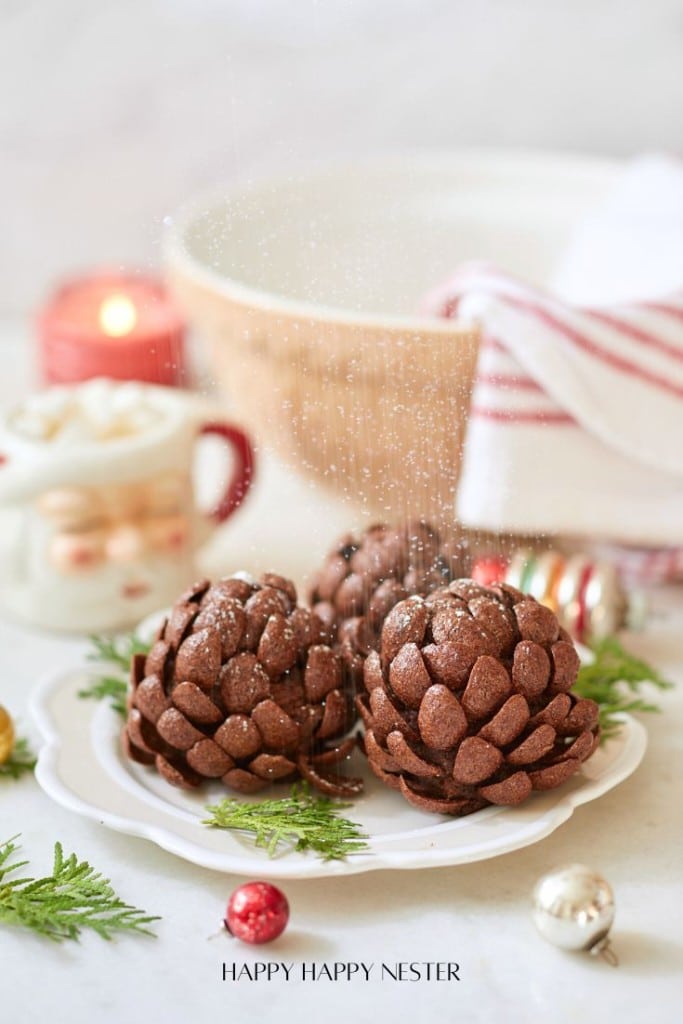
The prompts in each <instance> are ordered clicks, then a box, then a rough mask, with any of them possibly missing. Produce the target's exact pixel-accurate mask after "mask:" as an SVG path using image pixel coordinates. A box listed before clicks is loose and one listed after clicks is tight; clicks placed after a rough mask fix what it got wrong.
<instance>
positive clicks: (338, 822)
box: [202, 783, 368, 860]
mask: <svg viewBox="0 0 683 1024" xmlns="http://www.w3.org/2000/svg"><path fill="white" fill-rule="evenodd" d="M350 806H351V805H350V804H348V803H342V802H340V801H335V800H330V799H328V797H323V796H313V795H312V794H311V792H310V790H309V788H308V786H307V785H306V784H305V783H302V784H300V785H294V786H292V790H291V793H290V795H289V796H288V797H283V798H281V799H275V800H263V801H262V802H260V803H249V802H245V801H242V800H239V799H234V798H229V797H228V798H226V799H224V800H221V802H220V803H218V804H215V805H212V806H208V807H207V808H206V809H207V811H209V812H210V814H211V817H210V818H207V819H206V820H205V821H203V822H202V824H204V825H208V826H209V827H211V828H226V829H236V830H238V831H240V832H248V833H252V834H253V835H254V837H255V840H254V843H255V845H256V846H259V847H262V848H263V849H265V850H267V852H268V856H269V857H273V856H275V854H276V853H278V852H279V848H280V847H282V846H286V847H289V848H290V849H294V850H299V851H306V850H311V851H312V852H313V853H316V854H317V855H318V856H319V857H321V858H322V859H323V860H340V859H343V858H344V857H346V856H347V854H350V853H360V852H361V851H363V850H365V849H367V848H368V844H367V842H366V840H367V838H368V837H367V836H366V835H365V834H364V833H363V832H362V831H361V826H360V825H357V824H356V823H355V822H353V821H349V820H348V818H344V817H342V816H341V815H340V814H339V811H340V810H343V809H344V808H346V807H350Z"/></svg>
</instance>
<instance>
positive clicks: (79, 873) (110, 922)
mask: <svg viewBox="0 0 683 1024" xmlns="http://www.w3.org/2000/svg"><path fill="white" fill-rule="evenodd" d="M17 838H18V836H13V837H12V839H8V840H6V841H5V842H4V843H0V924H8V925H19V926H22V927H24V928H28V929H30V930H31V931H33V932H36V933H37V934H38V935H42V936H44V937H45V938H48V939H51V940H52V941H53V942H63V941H65V940H66V939H78V938H79V937H80V934H81V931H82V930H83V929H84V928H87V929H90V930H91V931H94V932H96V933H97V934H98V935H99V936H100V937H101V938H103V939H107V940H108V939H111V938H113V936H114V935H115V934H116V933H118V932H123V933H134V934H138V935H151V936H154V932H152V931H150V929H149V928H148V927H147V925H149V924H151V923H152V922H153V921H158V920H160V918H158V917H152V916H150V915H148V914H146V913H145V912H144V911H143V910H138V909H136V908H135V907H132V906H129V905H128V904H127V903H124V902H123V900H121V899H119V897H118V896H117V895H116V893H115V892H114V890H113V888H112V886H111V883H110V882H109V880H108V879H107V878H103V877H102V875H101V874H99V873H98V872H96V871H95V869H94V868H92V867H91V866H90V865H89V864H88V863H87V861H79V860H78V858H77V857H76V855H75V854H74V853H72V854H70V855H69V856H68V857H65V856H64V851H63V849H62V845H61V843H55V848H54V863H53V867H52V874H51V875H47V876H46V877H45V878H30V877H18V878H17V877H15V878H9V877H8V876H9V875H12V874H14V872H16V871H18V870H19V869H20V868H23V867H26V865H27V864H28V861H26V860H15V861H12V857H13V855H14V853H15V852H16V851H17V850H18V848H19V847H18V844H17V843H16V842H15V840H16V839H17Z"/></svg>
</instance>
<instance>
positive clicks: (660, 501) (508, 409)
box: [427, 264, 683, 546]
mask: <svg viewBox="0 0 683 1024" xmlns="http://www.w3.org/2000/svg"><path fill="white" fill-rule="evenodd" d="M681 272H682V276H683V267H682V268H681ZM427 306H428V308H429V309H430V311H431V312H433V313H436V314H437V315H442V316H450V317H452V316H456V315H457V316H458V317H459V318H463V319H465V320H472V321H477V322H479V323H480V325H481V326H482V331H483V341H482V345H481V350H480V356H479V363H478V370H477V377H476V381H475V386H474V393H473V396H472V406H471V411H470V422H469V428H468V436H467V444H466V451H465V458H464V464H463V470H462V476H461V482H460V487H459V493H458V515H459V517H460V519H461V520H462V522H463V523H465V524H466V525H469V526H474V527H479V528H485V529H491V530H495V531H512V532H533V533H544V532H551V533H567V534H574V535H576V534H579V535H584V536H590V537H591V538H607V539H612V540H619V541H622V542H626V543H635V544H643V545H648V546H653V545H676V546H678V545H681V544H682V543H683V290H682V291H680V292H679V293H677V294H674V295H670V296H667V297H666V298H665V299H661V300H657V301H652V302H639V303H637V304H631V305H620V306H614V307H609V308H604V307H591V308H586V307H583V308H578V307H572V306H569V305H567V304H566V303H565V302H562V301H560V300H559V299H558V298H557V297H555V296H553V295H552V294H549V293H547V292H545V291H542V290H540V289H538V288H534V287H532V286H530V285H527V284H525V283H524V282H522V281H519V280H516V279H515V278H514V277H512V276H511V275H509V274H506V273H503V272H501V271H499V270H497V269H496V268H494V267H490V266H487V265H484V264H470V265H467V266H465V267H463V268H461V269H460V270H459V271H458V272H457V273H456V274H455V275H454V276H453V277H452V278H451V279H450V281H448V282H447V284H446V285H445V286H444V287H443V288H441V289H439V290H437V291H436V292H434V293H432V295H431V296H429V297H428V300H427Z"/></svg>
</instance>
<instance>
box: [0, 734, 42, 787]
mask: <svg viewBox="0 0 683 1024" xmlns="http://www.w3.org/2000/svg"><path fill="white" fill-rule="evenodd" d="M35 766H36V759H35V755H34V754H33V751H32V750H31V749H30V747H29V745H28V740H26V739H23V738H21V739H18V740H16V741H15V744H14V747H13V748H12V752H11V754H10V755H9V757H8V758H7V759H6V760H5V761H3V762H2V764H0V779H18V778H20V777H21V776H22V775H24V774H26V773H27V772H32V771H33V769H34V768H35Z"/></svg>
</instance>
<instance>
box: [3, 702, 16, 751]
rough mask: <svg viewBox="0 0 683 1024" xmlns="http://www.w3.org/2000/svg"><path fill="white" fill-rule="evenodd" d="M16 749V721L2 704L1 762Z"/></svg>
mask: <svg viewBox="0 0 683 1024" xmlns="http://www.w3.org/2000/svg"><path fill="white" fill-rule="evenodd" d="M13 750H14V723H13V722H12V719H11V718H10V716H9V714H8V713H7V711H5V709H4V708H3V706H2V705H1V704H0V764H4V763H5V761H6V760H7V759H8V757H9V756H10V754H11V753H12V751H13Z"/></svg>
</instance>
